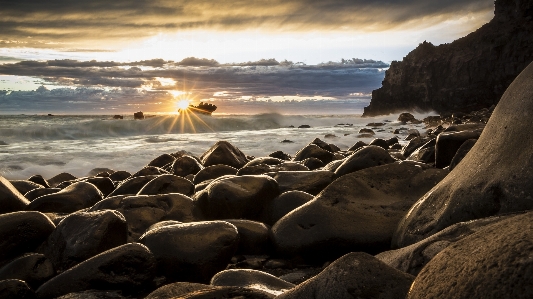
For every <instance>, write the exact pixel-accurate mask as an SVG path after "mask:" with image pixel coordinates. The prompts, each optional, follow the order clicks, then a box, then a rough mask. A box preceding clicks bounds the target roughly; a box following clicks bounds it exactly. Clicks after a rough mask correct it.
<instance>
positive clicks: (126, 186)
mask: <svg viewBox="0 0 533 299" xmlns="http://www.w3.org/2000/svg"><path fill="white" fill-rule="evenodd" d="M156 177H158V176H157V175H147V176H139V177H131V178H129V179H127V180H125V181H122V183H120V185H118V186H117V188H116V189H115V190H114V191H113V192H111V193H110V194H109V195H108V197H112V196H117V195H127V194H129V195H135V194H137V193H139V191H141V189H142V187H144V185H146V184H148V182H150V181H151V180H153V179H155V178H156Z"/></svg>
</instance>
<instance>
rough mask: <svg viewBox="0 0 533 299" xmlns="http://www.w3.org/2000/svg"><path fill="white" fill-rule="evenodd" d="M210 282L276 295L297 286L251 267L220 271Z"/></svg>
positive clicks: (215, 284) (216, 284) (214, 284)
mask: <svg viewBox="0 0 533 299" xmlns="http://www.w3.org/2000/svg"><path fill="white" fill-rule="evenodd" d="M210 284H211V285H213V286H232V287H243V288H249V289H258V290H261V291H265V292H267V293H270V294H272V295H275V296H277V295H281V294H283V293H284V292H286V291H287V290H290V289H292V288H294V286H295V285H294V284H292V283H290V282H287V281H284V280H283V279H280V278H277V277H276V276H274V275H272V274H268V273H265V272H262V271H258V270H251V269H231V270H224V271H221V272H218V273H217V274H216V275H215V276H213V278H211V283H210Z"/></svg>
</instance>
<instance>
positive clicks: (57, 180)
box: [48, 172, 77, 188]
mask: <svg viewBox="0 0 533 299" xmlns="http://www.w3.org/2000/svg"><path fill="white" fill-rule="evenodd" d="M75 179H77V178H76V177H75V176H73V175H72V174H70V173H66V172H62V173H60V174H58V175H56V176H54V177H52V178H50V179H48V184H50V187H52V188H55V187H56V186H57V185H59V184H61V183H63V182H66V181H72V180H75Z"/></svg>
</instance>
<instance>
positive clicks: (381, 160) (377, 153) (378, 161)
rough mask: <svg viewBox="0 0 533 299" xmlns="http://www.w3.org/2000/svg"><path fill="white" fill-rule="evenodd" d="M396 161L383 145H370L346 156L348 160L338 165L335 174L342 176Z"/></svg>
mask: <svg viewBox="0 0 533 299" xmlns="http://www.w3.org/2000/svg"><path fill="white" fill-rule="evenodd" d="M394 161H395V160H394V159H393V158H392V157H391V156H390V154H389V153H388V152H387V151H386V150H385V149H383V148H382V147H379V146H375V145H369V146H366V147H364V148H362V149H360V150H358V151H357V152H355V153H354V154H352V155H351V156H349V157H348V158H346V160H344V162H343V163H342V164H341V165H340V166H339V167H337V169H336V170H335V174H336V175H337V176H339V177H340V176H343V175H345V174H348V173H351V172H355V171H358V170H361V169H365V168H368V167H373V166H379V165H385V164H389V163H393V162H394Z"/></svg>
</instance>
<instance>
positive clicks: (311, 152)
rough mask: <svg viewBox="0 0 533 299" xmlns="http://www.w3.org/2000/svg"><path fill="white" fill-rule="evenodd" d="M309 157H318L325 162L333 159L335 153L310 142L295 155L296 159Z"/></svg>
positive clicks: (300, 159)
mask: <svg viewBox="0 0 533 299" xmlns="http://www.w3.org/2000/svg"><path fill="white" fill-rule="evenodd" d="M307 158H317V159H319V160H320V161H322V162H323V163H324V164H328V163H329V162H331V161H333V153H332V152H329V151H327V150H325V149H323V148H321V147H319V146H318V145H316V144H308V145H307V146H305V147H304V148H303V149H301V150H300V151H298V152H297V153H296V155H295V156H294V159H293V160H294V161H303V160H305V159H307Z"/></svg>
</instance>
